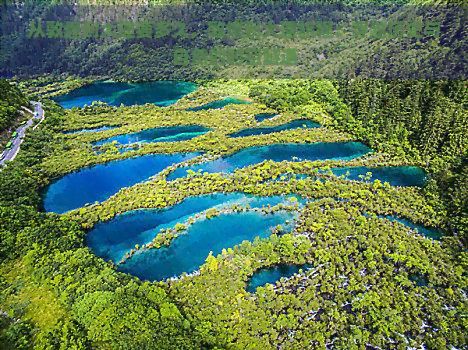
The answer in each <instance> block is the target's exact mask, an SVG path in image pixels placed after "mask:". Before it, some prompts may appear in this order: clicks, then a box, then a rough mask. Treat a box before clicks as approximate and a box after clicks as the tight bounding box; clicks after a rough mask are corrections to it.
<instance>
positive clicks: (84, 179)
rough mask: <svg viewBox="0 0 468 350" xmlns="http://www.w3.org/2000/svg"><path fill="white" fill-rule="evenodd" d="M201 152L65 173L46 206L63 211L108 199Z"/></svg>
mask: <svg viewBox="0 0 468 350" xmlns="http://www.w3.org/2000/svg"><path fill="white" fill-rule="evenodd" d="M198 155H200V153H186V154H182V153H176V154H149V155H144V156H140V157H135V158H128V159H124V160H117V161H112V162H109V163H106V164H100V165H95V166H92V167H89V168H84V169H82V170H80V171H77V172H73V173H70V174H68V175H65V176H64V177H62V178H60V179H59V180H57V181H55V182H53V183H52V184H51V185H50V186H49V187H48V189H47V190H46V192H45V196H44V209H45V210H46V211H47V212H55V213H60V214H61V213H65V212H67V211H69V210H72V209H76V208H80V207H82V206H84V205H85V204H86V203H90V204H91V203H94V202H95V201H99V202H101V201H104V200H106V199H108V198H109V197H111V196H112V195H113V194H115V193H117V192H118V191H119V190H120V189H121V188H123V187H129V186H133V185H135V184H137V183H139V182H142V181H145V180H146V179H148V178H149V177H151V176H153V175H156V174H157V173H158V172H160V171H161V170H163V169H164V168H166V167H168V166H170V165H172V164H175V163H179V162H183V161H186V160H188V159H191V158H194V157H196V156H198Z"/></svg>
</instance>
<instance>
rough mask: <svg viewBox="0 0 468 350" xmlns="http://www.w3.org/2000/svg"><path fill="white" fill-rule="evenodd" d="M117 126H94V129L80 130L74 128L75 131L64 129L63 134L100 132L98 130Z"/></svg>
mask: <svg viewBox="0 0 468 350" xmlns="http://www.w3.org/2000/svg"><path fill="white" fill-rule="evenodd" d="M117 128H118V126H101V127H100V128H94V129H81V130H75V131H65V132H64V134H78V133H82V132H100V131H106V130H112V129H117Z"/></svg>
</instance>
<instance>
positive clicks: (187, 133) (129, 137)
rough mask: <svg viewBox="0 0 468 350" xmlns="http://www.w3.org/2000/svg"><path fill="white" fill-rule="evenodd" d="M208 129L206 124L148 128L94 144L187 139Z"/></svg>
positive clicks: (124, 143)
mask: <svg viewBox="0 0 468 350" xmlns="http://www.w3.org/2000/svg"><path fill="white" fill-rule="evenodd" d="M208 131H210V129H209V128H205V127H204V126H200V125H181V126H168V127H160V128H154V129H146V130H142V131H139V132H135V133H131V134H125V135H118V136H114V137H110V138H107V139H104V140H101V141H98V142H95V143H94V145H95V146H100V145H104V144H107V143H111V142H113V141H117V142H118V143H120V144H121V145H128V144H131V143H136V142H139V143H146V142H175V141H185V140H190V139H193V138H194V137H197V136H200V135H203V134H206V133H207V132H208Z"/></svg>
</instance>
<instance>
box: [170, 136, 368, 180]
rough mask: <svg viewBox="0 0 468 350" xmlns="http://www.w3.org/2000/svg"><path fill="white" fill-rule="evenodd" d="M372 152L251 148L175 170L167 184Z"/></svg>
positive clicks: (355, 146)
mask: <svg viewBox="0 0 468 350" xmlns="http://www.w3.org/2000/svg"><path fill="white" fill-rule="evenodd" d="M369 152H372V150H371V149H370V148H369V147H367V146H366V145H364V144H362V143H360V142H331V143H321V142H319V143H311V144H292V143H291V144H274V145H268V146H255V147H249V148H245V149H243V150H241V151H239V152H236V153H234V154H232V155H230V156H227V157H224V158H223V157H221V158H218V159H216V160H214V161H211V162H207V163H204V164H197V165H193V166H190V167H184V168H178V169H176V170H175V171H174V172H172V173H171V174H169V175H168V177H167V180H168V181H171V180H175V179H178V178H181V177H184V176H186V175H187V170H189V169H190V170H193V171H195V172H196V171H198V170H202V172H208V173H217V172H225V173H229V172H233V171H234V170H235V169H236V168H243V167H246V166H249V165H252V164H257V163H261V162H263V161H264V160H273V161H275V162H281V161H283V160H288V161H293V160H294V159H293V157H297V159H299V160H322V159H343V160H349V159H353V158H356V157H359V156H362V155H364V154H366V153H369Z"/></svg>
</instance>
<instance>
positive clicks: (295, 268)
mask: <svg viewBox="0 0 468 350" xmlns="http://www.w3.org/2000/svg"><path fill="white" fill-rule="evenodd" d="M311 267H312V265H310V264H304V265H285V264H282V265H277V266H272V267H267V268H262V269H259V270H257V271H255V272H254V274H253V275H252V276H251V277H250V279H249V281H248V282H247V288H246V290H247V292H249V293H255V291H256V289H257V288H258V287H263V286H264V285H266V284H268V283H269V284H275V283H276V282H277V281H279V280H280V279H281V278H283V277H284V278H289V277H292V276H293V275H294V274H296V273H298V272H299V270H300V269H302V270H303V271H306V270H308V269H310V268H311Z"/></svg>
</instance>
